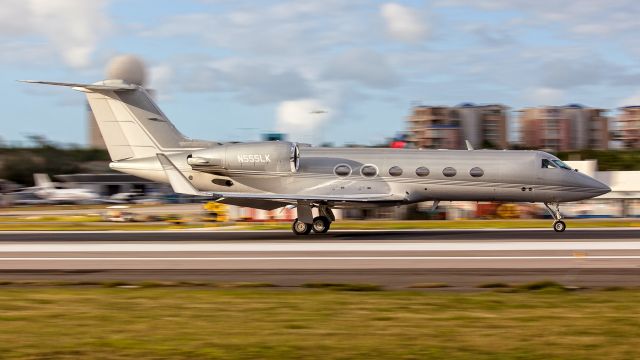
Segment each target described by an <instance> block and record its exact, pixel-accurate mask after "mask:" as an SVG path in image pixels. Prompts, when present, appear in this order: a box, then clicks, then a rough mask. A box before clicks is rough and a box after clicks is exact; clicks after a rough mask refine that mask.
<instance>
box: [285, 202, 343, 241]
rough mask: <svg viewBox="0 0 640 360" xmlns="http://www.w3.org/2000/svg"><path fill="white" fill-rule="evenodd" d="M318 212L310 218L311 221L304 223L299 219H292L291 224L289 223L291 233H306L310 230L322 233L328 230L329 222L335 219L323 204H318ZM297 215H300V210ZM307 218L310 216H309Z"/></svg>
mask: <svg viewBox="0 0 640 360" xmlns="http://www.w3.org/2000/svg"><path fill="white" fill-rule="evenodd" d="M299 210H300V209H299ZM309 211H310V210H309ZM318 212H319V213H320V215H319V216H316V217H314V218H313V219H312V220H311V223H306V222H304V221H302V220H300V219H295V220H293V224H291V230H293V233H294V234H296V235H308V234H309V233H310V232H311V231H313V232H314V233H317V234H324V233H326V232H327V231H329V228H330V227H331V223H332V222H333V221H335V219H336V218H335V216H334V215H333V212H332V211H331V209H330V208H329V207H327V206H325V205H321V206H319V207H318ZM309 214H310V212H309ZM298 216H300V212H299V213H298ZM308 218H311V216H309V217H308ZM307 221H308V220H307Z"/></svg>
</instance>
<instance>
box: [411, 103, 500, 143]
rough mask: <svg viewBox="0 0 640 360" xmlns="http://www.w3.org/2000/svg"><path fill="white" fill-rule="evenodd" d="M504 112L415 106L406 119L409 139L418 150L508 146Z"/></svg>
mask: <svg viewBox="0 0 640 360" xmlns="http://www.w3.org/2000/svg"><path fill="white" fill-rule="evenodd" d="M507 110H508V108H507V107H506V106H504V105H499V104H492V105H475V104H471V103H463V104H460V105H458V106H454V107H448V106H416V107H414V108H413V113H412V114H411V115H410V116H409V117H408V119H407V120H408V132H409V140H410V141H412V142H413V143H414V144H415V145H416V147H418V148H432V149H463V148H465V143H464V141H465V140H469V142H470V143H471V144H472V145H473V146H474V148H478V149H480V148H483V147H497V148H506V147H507Z"/></svg>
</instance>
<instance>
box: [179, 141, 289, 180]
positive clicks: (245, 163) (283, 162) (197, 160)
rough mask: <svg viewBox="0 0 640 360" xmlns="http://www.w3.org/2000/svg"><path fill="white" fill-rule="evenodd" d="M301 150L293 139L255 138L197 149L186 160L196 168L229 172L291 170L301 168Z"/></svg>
mask: <svg viewBox="0 0 640 360" xmlns="http://www.w3.org/2000/svg"><path fill="white" fill-rule="evenodd" d="M299 158H300V151H299V150H298V146H297V145H296V144H295V143H292V142H281V141H275V142H272V141H270V142H255V143H238V144H225V145H220V146H217V147H213V148H209V149H203V150H197V151H194V152H193V153H191V155H189V157H188V158H187V163H188V164H189V165H191V168H192V169H194V170H197V171H203V172H208V173H213V174H227V173H229V172H236V171H252V172H254V171H257V172H291V173H294V172H296V171H298V166H299V164H300V161H299Z"/></svg>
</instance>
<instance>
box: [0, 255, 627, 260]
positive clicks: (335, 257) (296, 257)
mask: <svg viewBox="0 0 640 360" xmlns="http://www.w3.org/2000/svg"><path fill="white" fill-rule="evenodd" d="M554 259H557V260H566V259H575V260H598V259H602V260H606V259H640V255H595V256H588V255H584V256H317V257H313V256H302V257H301V256H294V257H152V258H149V257H81V258H80V257H42V258H40V257H20V258H0V261H95V260H99V261H185V260H189V261H260V260H263V261H264V260H268V261H287V260H332V261H336V260H368V261H370V260H384V261H387V260H465V261H466V260H554Z"/></svg>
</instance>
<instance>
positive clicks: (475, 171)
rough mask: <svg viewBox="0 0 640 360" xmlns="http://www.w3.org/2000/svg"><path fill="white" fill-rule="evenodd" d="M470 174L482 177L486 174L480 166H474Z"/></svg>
mask: <svg viewBox="0 0 640 360" xmlns="http://www.w3.org/2000/svg"><path fill="white" fill-rule="evenodd" d="M469 175H471V176H473V177H481V176H482V175H484V170H482V169H480V168H479V167H477V166H476V167H474V168H472V169H471V170H469Z"/></svg>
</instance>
